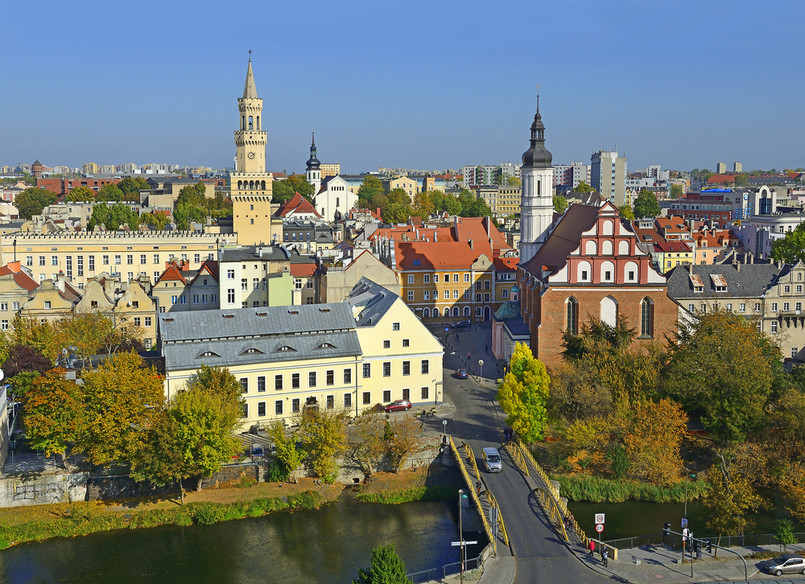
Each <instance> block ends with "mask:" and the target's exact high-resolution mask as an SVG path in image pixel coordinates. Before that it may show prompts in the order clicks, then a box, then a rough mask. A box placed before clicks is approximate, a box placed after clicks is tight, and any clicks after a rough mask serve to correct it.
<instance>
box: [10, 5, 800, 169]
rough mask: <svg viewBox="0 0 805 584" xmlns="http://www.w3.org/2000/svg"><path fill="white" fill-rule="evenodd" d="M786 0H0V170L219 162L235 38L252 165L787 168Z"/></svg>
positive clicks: (237, 85)
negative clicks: (541, 155)
mask: <svg viewBox="0 0 805 584" xmlns="http://www.w3.org/2000/svg"><path fill="white" fill-rule="evenodd" d="M803 17H805V3H802V2H794V1H793V0H789V1H779V0H771V1H767V2H755V1H753V2H749V1H746V0H733V1H730V2H728V1H726V0H723V1H722V0H699V1H696V2H693V1H688V0H675V1H672V0H610V1H605V0H564V1H561V2H556V1H551V2H549V1H545V0H528V1H518V2H514V1H508V0H500V1H497V2H480V1H475V0H463V1H446V0H371V1H369V0H366V1H364V0H346V1H332V0H330V1H329V2H318V1H315V2H314V1H308V0H294V1H284V0H262V1H253V0H243V1H241V2H209V1H206V2H205V1H204V0H197V1H193V2H190V1H185V0H163V1H162V2H154V1H152V0H141V1H138V2H135V3H130V2H114V1H109V0H102V1H96V0H90V1H79V2H63V1H60V2H55V1H51V0H40V1H39V2H35V3H25V4H24V5H23V3H21V2H17V3H15V4H14V5H13V6H8V7H6V8H5V9H4V10H3V19H2V20H3V35H4V37H5V38H4V41H3V49H2V50H1V51H0V67H1V69H0V70H2V72H3V79H4V81H3V88H2V90H0V133H1V134H0V135H2V140H0V164H16V163H17V162H28V163H30V162H33V161H34V159H36V158H39V159H40V160H41V161H42V162H43V163H45V164H47V165H55V164H67V165H70V166H78V165H80V164H82V163H84V162H90V161H94V162H98V163H100V164H102V163H110V164H120V163H123V162H135V163H138V164H141V163H146V162H167V163H175V164H203V165H209V166H213V167H224V166H231V164H232V158H233V156H234V142H233V131H234V129H235V128H236V124H237V98H238V97H239V96H240V95H241V94H242V91H243V81H244V77H245V73H246V64H247V59H248V50H249V49H252V50H253V51H254V53H253V66H254V72H255V78H256V83H257V90H258V93H259V94H260V97H262V98H263V99H264V118H263V119H264V121H263V126H264V128H265V129H267V130H268V149H267V150H268V157H269V168H270V170H286V171H288V172H293V171H297V172H301V171H304V163H305V160H306V159H307V157H308V148H309V145H310V132H311V130H315V131H316V142H317V146H318V149H319V158H320V159H321V160H322V161H323V162H340V163H341V167H342V171H343V172H359V171H366V170H376V169H377V168H378V167H381V166H386V167H408V168H422V169H443V168H458V167H460V166H461V165H464V164H479V163H489V164H495V163H499V162H504V161H512V162H514V161H518V160H519V158H520V156H521V154H522V152H523V151H524V150H526V149H527V146H528V138H529V130H528V128H529V125H530V123H531V121H532V119H533V116H534V108H535V92H536V89H535V86H536V85H537V84H539V85H540V86H541V89H540V94H541V110H542V114H543V120H544V122H545V125H546V127H547V131H546V138H547V146H548V148H549V150H551V151H552V152H553V155H554V156H553V158H554V162H555V163H566V162H571V161H574V160H581V161H585V162H587V163H589V160H590V155H591V153H592V152H593V151H595V150H598V149H600V148H602V147H604V148H608V149H612V148H615V147H617V148H618V150H619V151H621V153H623V152H624V151H625V152H626V155H627V157H628V159H629V168H630V170H636V169H639V168H643V167H645V166H646V165H648V164H654V163H660V164H662V165H663V167H666V168H679V169H691V168H696V167H699V168H701V167H706V168H711V169H713V168H714V167H715V163H716V162H718V161H724V162H727V163H728V164H731V163H732V161H734V160H739V161H741V162H742V163H743V164H744V168H745V169H749V168H772V167H776V168H780V169H782V168H789V167H793V168H795V167H802V166H805V156H803V148H802V140H803V133H804V132H803V130H805V115H803V109H804V108H803V105H802V104H803V103H805V102H803V98H802V96H803V94H805V92H804V91H803V89H805V88H804V87H803V85H805V77H803V75H802V67H803V55H805V49H803V48H802V42H801V40H800V39H801V34H802V33H801V24H802V22H803Z"/></svg>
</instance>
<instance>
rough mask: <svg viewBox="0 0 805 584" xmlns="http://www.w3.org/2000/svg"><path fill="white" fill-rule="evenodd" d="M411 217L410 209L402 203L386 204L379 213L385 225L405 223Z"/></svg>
mask: <svg viewBox="0 0 805 584" xmlns="http://www.w3.org/2000/svg"><path fill="white" fill-rule="evenodd" d="M410 216H411V207H410V206H409V205H406V204H404V203H387V204H386V206H385V207H384V208H383V210H382V211H381V217H382V218H383V222H385V223H392V224H395V223H405V222H406V221H408V218H409V217H410Z"/></svg>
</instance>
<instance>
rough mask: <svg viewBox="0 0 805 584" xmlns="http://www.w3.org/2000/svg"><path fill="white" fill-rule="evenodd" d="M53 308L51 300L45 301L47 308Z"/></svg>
mask: <svg viewBox="0 0 805 584" xmlns="http://www.w3.org/2000/svg"><path fill="white" fill-rule="evenodd" d="M51 307H52V305H51V303H50V300H45V308H51Z"/></svg>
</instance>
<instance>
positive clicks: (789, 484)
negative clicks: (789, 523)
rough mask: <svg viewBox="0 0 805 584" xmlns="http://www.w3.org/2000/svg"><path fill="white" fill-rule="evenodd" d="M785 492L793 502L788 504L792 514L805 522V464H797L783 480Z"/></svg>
mask: <svg viewBox="0 0 805 584" xmlns="http://www.w3.org/2000/svg"><path fill="white" fill-rule="evenodd" d="M782 485H783V493H784V494H785V496H786V498H787V499H788V500H789V501H790V502H791V503H790V505H787V508H788V510H789V511H790V512H791V515H793V516H794V518H795V519H796V520H797V521H799V522H800V523H802V522H805V465H803V464H796V465H794V466H793V467H792V468H791V469H789V470H788V472H787V473H786V475H785V478H784V479H783V481H782Z"/></svg>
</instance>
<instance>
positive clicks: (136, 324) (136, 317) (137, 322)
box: [134, 316, 141, 326]
mask: <svg viewBox="0 0 805 584" xmlns="http://www.w3.org/2000/svg"><path fill="white" fill-rule="evenodd" d="M140 322H141V320H140V317H139V316H135V317H134V326H140Z"/></svg>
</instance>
